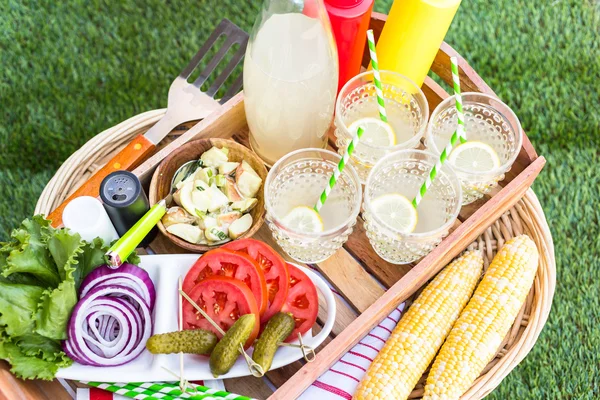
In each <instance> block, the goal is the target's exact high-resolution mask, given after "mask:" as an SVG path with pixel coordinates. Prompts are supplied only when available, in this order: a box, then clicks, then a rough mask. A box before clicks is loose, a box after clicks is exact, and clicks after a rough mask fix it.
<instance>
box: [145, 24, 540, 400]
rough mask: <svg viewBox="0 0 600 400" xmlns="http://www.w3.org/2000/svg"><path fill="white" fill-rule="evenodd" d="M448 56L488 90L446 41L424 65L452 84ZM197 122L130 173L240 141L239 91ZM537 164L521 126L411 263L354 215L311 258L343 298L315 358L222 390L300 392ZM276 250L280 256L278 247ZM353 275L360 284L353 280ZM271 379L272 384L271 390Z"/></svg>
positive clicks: (476, 86) (496, 211)
mask: <svg viewBox="0 0 600 400" xmlns="http://www.w3.org/2000/svg"><path fill="white" fill-rule="evenodd" d="M385 18H386V16H385V15H383V14H378V13H373V16H372V20H371V28H372V29H373V30H374V33H375V36H376V37H378V36H379V34H380V32H381V29H382V28H383V24H384V22H385ZM451 56H456V57H458V60H459V69H460V77H461V89H462V91H463V92H481V93H487V94H490V95H494V96H495V93H494V92H493V91H492V89H491V88H490V87H489V86H488V85H487V84H486V83H485V82H484V81H483V79H481V77H479V75H477V73H476V72H475V71H474V70H473V69H472V68H471V67H470V66H469V65H468V64H467V62H466V61H465V60H464V59H463V58H462V57H460V55H459V54H458V53H456V51H454V50H453V49H452V48H451V47H450V46H449V45H447V44H446V43H443V44H442V46H441V48H440V50H439V52H438V54H437V56H436V58H435V61H434V62H433V65H432V67H431V70H432V71H433V72H434V73H435V74H436V75H437V76H439V77H440V78H441V79H442V80H443V81H445V82H446V83H447V84H448V85H451V84H452V76H451V71H450V57H451ZM368 63H369V56H368V52H365V57H364V59H363V65H364V66H365V67H366V66H367V65H368ZM449 87H450V86H449ZM422 89H423V92H424V93H425V96H426V97H427V101H428V102H429V110H430V111H433V110H434V109H435V107H436V106H437V105H438V104H439V103H440V102H441V101H443V100H444V99H445V98H447V97H448V96H449V94H448V93H447V92H446V91H445V90H444V89H443V88H442V87H441V86H440V85H438V84H437V83H436V82H435V81H434V80H433V79H431V78H429V77H428V78H427V79H426V80H425V83H424V85H423V87H422ZM199 125H202V127H201V129H202V130H201V131H199V130H198V129H197V128H198V126H196V127H194V128H192V129H190V131H188V132H187V133H186V134H185V135H183V136H182V137H181V138H179V139H178V140H176V141H175V142H173V143H171V144H170V145H168V146H167V147H165V148H164V149H163V150H162V151H161V152H159V153H157V154H156V155H155V156H153V157H152V159H150V160H148V162H146V163H144V164H143V165H141V166H140V167H139V168H138V169H136V170H135V171H134V172H135V173H137V174H138V175H139V176H141V177H142V178H145V179H148V174H149V173H150V172H151V171H152V170H153V168H154V167H155V166H156V165H155V163H156V160H158V159H162V158H164V156H165V155H166V154H168V152H170V151H171V149H172V148H174V147H176V146H178V145H179V143H181V142H184V141H189V140H192V139H196V138H200V137H214V136H218V137H227V138H229V137H231V138H233V139H235V140H236V141H238V142H239V143H242V144H245V145H247V144H248V126H247V124H246V120H245V114H244V109H243V95H242V94H240V95H238V96H236V97H235V98H233V99H232V100H231V101H230V102H229V103H227V104H226V105H225V106H224V107H223V109H222V110H221V111H220V112H219V113H218V115H214V116H211V117H210V118H209V119H205V120H204V121H203V122H202V123H200V124H199ZM178 142H179V143H178ZM329 145H330V148H331V149H332V150H336V148H335V137H334V136H333V130H331V131H330V133H329ZM544 164H545V159H544V157H539V156H538V155H537V153H536V151H535V149H534V148H533V146H532V145H531V142H530V141H529V139H528V138H527V135H526V134H525V132H523V146H522V148H521V152H520V154H519V156H518V157H517V160H516V161H515V163H514V165H513V167H512V168H511V170H510V171H509V172H508V173H507V174H506V178H505V180H504V181H502V182H501V183H500V186H499V187H498V188H496V190H494V191H493V192H492V193H491V194H490V195H489V196H486V197H485V198H483V199H481V200H479V201H477V202H475V203H472V204H470V205H468V206H465V207H463V208H462V210H461V213H460V215H459V219H458V221H457V222H456V224H455V225H454V227H453V228H452V230H451V233H450V234H449V235H448V237H446V238H445V239H444V240H443V241H442V243H441V244H440V246H438V247H437V248H436V249H435V250H434V251H433V252H431V253H430V254H429V255H428V256H426V257H425V258H423V259H422V260H420V261H419V262H417V263H414V264H412V265H401V266H399V265H392V264H390V263H388V262H386V261H384V260H382V259H381V258H380V257H379V256H378V255H377V254H376V253H375V252H374V250H373V249H372V247H371V246H370V244H369V242H368V240H367V237H366V235H365V230H364V228H363V224H362V220H361V219H360V217H359V222H358V223H357V225H356V227H355V228H354V232H353V234H352V235H351V236H350V238H349V239H348V242H347V243H346V244H345V245H344V247H343V249H340V250H339V251H338V252H337V253H336V254H335V255H333V256H332V257H331V258H329V259H328V260H326V261H324V262H321V263H319V264H317V265H315V266H316V268H317V269H318V270H319V271H320V272H321V273H322V274H323V275H324V276H325V277H327V279H328V280H329V282H330V283H331V284H333V286H334V287H335V288H336V289H337V291H339V292H340V293H341V294H342V296H343V297H344V298H345V299H346V300H347V302H348V304H349V305H350V306H348V305H347V304H345V303H344V302H341V301H338V310H339V312H338V317H337V321H336V323H335V326H334V329H333V332H332V334H331V335H330V340H327V341H326V342H325V345H324V346H321V348H320V349H318V352H317V358H316V360H315V362H313V363H310V364H306V365H303V364H302V363H300V362H296V363H294V364H292V365H289V366H287V367H284V368H281V369H278V370H275V371H271V372H269V373H267V375H266V379H267V380H268V381H269V382H265V381H261V380H260V379H256V378H253V377H246V378H238V379H232V380H228V381H225V386H226V387H227V389H229V390H230V391H232V392H236V393H241V394H244V395H247V396H253V397H257V398H267V397H268V398H269V399H286V400H287V399H293V398H296V397H297V396H299V395H300V394H301V393H302V392H303V391H304V390H305V389H306V388H307V387H308V386H310V384H311V383H312V382H313V381H315V380H316V379H317V378H318V377H319V376H320V375H321V374H323V373H324V372H325V371H327V369H328V368H329V367H330V366H331V365H333V364H334V363H335V362H336V361H337V360H338V359H339V358H340V357H341V356H342V355H343V354H344V353H346V352H347V351H348V350H350V349H351V348H352V346H354V345H355V344H356V343H357V342H358V341H359V340H360V339H361V338H362V337H363V336H365V335H366V334H367V333H368V332H369V331H370V330H371V329H373V328H374V327H375V326H376V325H377V324H378V323H379V322H380V321H381V320H382V319H384V318H385V317H386V316H387V315H388V314H389V313H391V312H392V311H393V310H394V308H396V307H397V306H398V305H399V304H400V303H401V302H403V301H404V300H406V299H408V298H409V297H410V296H411V295H412V294H414V293H415V292H416V291H417V290H418V289H419V288H420V287H421V286H423V284H424V283H425V282H427V281H428V280H429V279H431V278H432V277H433V276H434V275H435V274H436V273H437V272H438V271H439V270H440V269H441V268H442V267H444V266H445V265H446V264H447V263H449V262H450V261H451V260H452V259H453V258H454V257H456V256H457V255H458V254H459V253H460V252H462V251H463V250H464V249H465V248H466V247H467V246H468V245H469V244H470V243H471V242H473V241H474V240H475V239H476V238H477V237H478V236H479V235H480V234H481V233H482V232H483V231H484V230H485V229H486V228H487V227H488V226H489V225H490V224H492V223H493V222H494V221H496V219H498V218H499V217H500V216H501V215H502V214H503V213H504V212H505V211H507V210H508V209H509V208H511V207H512V206H513V205H514V204H515V203H516V202H517V201H518V200H519V199H521V198H522V197H523V195H524V193H525V191H526V190H527V189H528V188H529V187H530V186H531V184H532V183H533V181H534V179H535V178H536V176H537V175H538V174H539V172H540V171H541V169H542V168H543V166H544ZM254 237H255V238H258V239H260V240H263V241H265V242H267V243H269V244H270V245H271V246H273V247H275V248H278V246H277V244H276V243H275V241H274V240H273V238H272V236H271V233H270V232H269V230H268V228H267V227H266V226H263V227H262V228H261V229H260V230H259V232H258V233H257V234H256V235H255V236H254ZM150 247H151V248H152V249H153V250H155V251H156V252H159V253H166V252H170V253H173V252H178V251H179V249H176V248H174V247H173V245H172V244H171V243H170V242H168V241H166V240H164V239H163V238H160V237H159V238H157V240H156V241H155V242H154V243H152V244H151V245H150ZM281 253H282V254H283V255H285V253H284V252H283V251H281ZM357 282H360V284H359V285H357V284H356V283H357ZM384 288H385V289H384ZM386 289H387V290H386ZM320 321H322V319H320ZM270 384H272V385H273V386H275V387H276V388H278V390H276V391H275V392H274V393H273V391H272V389H271V388H270V386H271V385H270Z"/></svg>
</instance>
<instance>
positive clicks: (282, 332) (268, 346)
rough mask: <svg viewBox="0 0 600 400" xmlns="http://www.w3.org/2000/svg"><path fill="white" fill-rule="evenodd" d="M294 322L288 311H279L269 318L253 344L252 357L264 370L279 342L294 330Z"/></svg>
mask: <svg viewBox="0 0 600 400" xmlns="http://www.w3.org/2000/svg"><path fill="white" fill-rule="evenodd" d="M295 325H296V322H295V321H294V317H293V316H292V314H290V313H284V312H279V313H277V314H275V315H273V316H272V317H271V319H269V322H268V323H267V326H266V327H265V330H264V331H263V333H262V334H261V335H260V337H259V338H258V341H257V342H256V344H255V345H254V352H253V353H252V359H253V360H254V362H256V363H257V364H259V365H260V366H261V367H262V368H263V370H264V371H265V372H266V371H268V370H269V368H271V363H272V362H273V358H274V357H275V352H276V351H277V347H278V346H279V343H281V342H283V341H284V340H285V339H286V338H287V337H288V336H289V335H290V333H292V331H293V330H294V327H295Z"/></svg>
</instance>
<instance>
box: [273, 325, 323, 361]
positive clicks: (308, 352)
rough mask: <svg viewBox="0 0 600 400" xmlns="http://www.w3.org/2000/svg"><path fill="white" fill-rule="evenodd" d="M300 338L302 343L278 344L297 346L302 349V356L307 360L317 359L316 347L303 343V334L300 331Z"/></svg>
mask: <svg viewBox="0 0 600 400" xmlns="http://www.w3.org/2000/svg"><path fill="white" fill-rule="evenodd" d="M298 340H299V341H300V344H293V343H285V342H279V343H277V346H284V347H296V348H298V349H300V350H301V351H302V356H303V357H304V359H305V360H306V362H313V361H315V357H316V356H317V354H316V353H315V349H313V348H312V347H311V346H308V345H306V344H304V343H302V335H301V334H300V332H298Z"/></svg>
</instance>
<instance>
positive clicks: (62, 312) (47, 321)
mask: <svg viewBox="0 0 600 400" xmlns="http://www.w3.org/2000/svg"><path fill="white" fill-rule="evenodd" d="M75 304H77V291H76V290H75V282H73V279H72V278H71V279H69V280H66V281H63V282H61V283H60V285H58V288H56V289H47V290H45V291H44V293H43V294H42V296H41V300H40V302H39V304H38V307H37V312H36V314H35V332H36V333H38V334H40V335H43V336H46V337H48V338H50V339H57V340H60V339H66V338H67V323H68V322H69V318H70V317H71V311H73V307H75Z"/></svg>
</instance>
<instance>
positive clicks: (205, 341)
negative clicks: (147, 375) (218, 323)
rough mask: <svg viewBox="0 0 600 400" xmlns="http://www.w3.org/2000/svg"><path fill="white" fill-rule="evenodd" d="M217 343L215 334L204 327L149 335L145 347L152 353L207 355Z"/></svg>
mask: <svg viewBox="0 0 600 400" xmlns="http://www.w3.org/2000/svg"><path fill="white" fill-rule="evenodd" d="M216 344H217V335H215V334H214V333H212V332H210V331H207V330H204V329H193V330H186V331H177V332H169V333H161V334H158V335H154V336H151V337H150V338H149V339H148V341H147V342H146V348H147V349H148V351H150V353H152V354H173V353H187V354H204V355H209V354H210V353H211V351H212V350H213V349H214V348H215V346H216Z"/></svg>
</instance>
